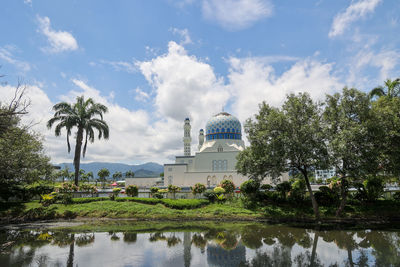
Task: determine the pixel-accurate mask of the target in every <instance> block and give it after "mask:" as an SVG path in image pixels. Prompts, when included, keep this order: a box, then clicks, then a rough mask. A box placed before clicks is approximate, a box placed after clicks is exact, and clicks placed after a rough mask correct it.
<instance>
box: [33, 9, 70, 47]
mask: <svg viewBox="0 0 400 267" xmlns="http://www.w3.org/2000/svg"><path fill="white" fill-rule="evenodd" d="M37 20H38V22H39V32H40V33H42V34H43V35H45V36H46V37H47V40H48V41H49V43H50V47H46V48H43V50H44V51H46V52H49V53H59V52H63V51H73V50H77V49H78V42H77V41H76V39H75V38H74V36H72V34H71V33H69V32H66V31H55V30H53V29H52V28H51V25H50V19H49V18H48V17H40V16H37Z"/></svg>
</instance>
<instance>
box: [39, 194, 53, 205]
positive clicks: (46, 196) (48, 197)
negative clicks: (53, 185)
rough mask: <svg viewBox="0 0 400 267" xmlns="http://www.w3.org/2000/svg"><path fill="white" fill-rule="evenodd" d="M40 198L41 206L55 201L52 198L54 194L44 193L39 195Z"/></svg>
mask: <svg viewBox="0 0 400 267" xmlns="http://www.w3.org/2000/svg"><path fill="white" fill-rule="evenodd" d="M41 197H42V199H41V203H42V206H43V207H47V206H50V205H51V204H53V203H54V202H55V198H54V194H51V193H50V194H44V195H41Z"/></svg>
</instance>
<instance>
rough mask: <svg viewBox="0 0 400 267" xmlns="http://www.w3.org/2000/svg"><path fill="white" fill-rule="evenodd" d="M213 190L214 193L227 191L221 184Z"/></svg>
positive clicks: (218, 193)
mask: <svg viewBox="0 0 400 267" xmlns="http://www.w3.org/2000/svg"><path fill="white" fill-rule="evenodd" d="M213 191H214V193H215V194H217V195H220V194H223V193H225V189H223V188H222V187H220V186H217V187H215V188H214V190H213Z"/></svg>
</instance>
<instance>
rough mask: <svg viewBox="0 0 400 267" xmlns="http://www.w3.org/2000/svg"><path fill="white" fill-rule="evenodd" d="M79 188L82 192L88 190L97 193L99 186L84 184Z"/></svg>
mask: <svg viewBox="0 0 400 267" xmlns="http://www.w3.org/2000/svg"><path fill="white" fill-rule="evenodd" d="M79 190H80V191H82V192H88V193H91V194H96V193H97V188H96V186H95V185H93V184H83V185H81V186H80V187H79Z"/></svg>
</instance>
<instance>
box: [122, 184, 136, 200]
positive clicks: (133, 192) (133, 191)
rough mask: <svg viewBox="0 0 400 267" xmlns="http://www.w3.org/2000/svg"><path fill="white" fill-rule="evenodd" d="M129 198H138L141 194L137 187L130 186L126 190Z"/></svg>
mask: <svg viewBox="0 0 400 267" xmlns="http://www.w3.org/2000/svg"><path fill="white" fill-rule="evenodd" d="M125 193H126V195H127V196H130V197H136V196H137V195H138V194H139V187H138V186H137V185H129V186H127V187H126V188H125Z"/></svg>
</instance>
